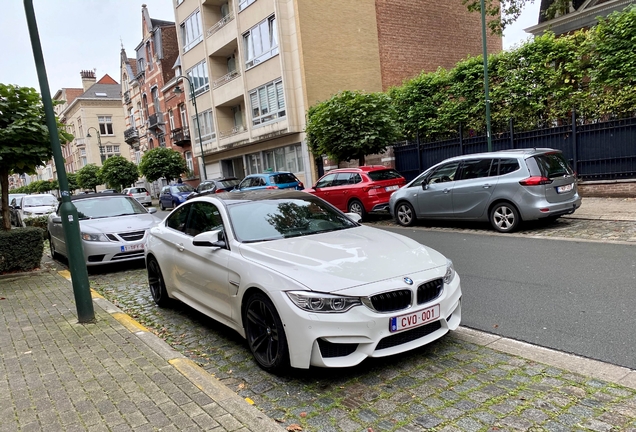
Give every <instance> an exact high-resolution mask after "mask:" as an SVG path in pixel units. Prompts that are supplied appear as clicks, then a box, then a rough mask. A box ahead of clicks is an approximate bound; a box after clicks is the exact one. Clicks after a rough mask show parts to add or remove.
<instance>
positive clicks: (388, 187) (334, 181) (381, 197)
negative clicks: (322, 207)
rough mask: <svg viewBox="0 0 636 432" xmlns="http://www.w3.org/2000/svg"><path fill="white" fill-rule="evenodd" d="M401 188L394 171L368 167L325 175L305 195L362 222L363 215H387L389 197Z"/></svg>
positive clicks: (399, 179) (379, 167) (399, 178)
mask: <svg viewBox="0 0 636 432" xmlns="http://www.w3.org/2000/svg"><path fill="white" fill-rule="evenodd" d="M405 184H406V180H405V179H404V177H402V176H401V175H400V173H398V172H397V171H395V170H394V169H392V168H387V167H385V166H382V165H371V166H361V167H357V168H339V169H335V170H332V171H329V172H328V173H327V174H325V175H324V176H322V177H321V178H320V180H318V182H316V184H315V185H314V187H312V188H308V189H305V192H309V193H311V194H314V195H316V196H319V197H320V198H322V199H324V200H325V201H327V202H328V203H330V204H332V205H333V206H335V207H337V208H338V209H340V210H342V211H344V212H349V213H358V214H359V215H360V216H362V218H363V219H364V217H365V216H366V215H367V213H371V212H388V210H389V198H390V197H391V194H392V193H393V192H395V191H396V190H398V189H399V188H401V187H402V186H404V185H405Z"/></svg>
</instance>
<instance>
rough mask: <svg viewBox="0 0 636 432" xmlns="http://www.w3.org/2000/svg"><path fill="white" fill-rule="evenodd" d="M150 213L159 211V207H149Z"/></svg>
mask: <svg viewBox="0 0 636 432" xmlns="http://www.w3.org/2000/svg"><path fill="white" fill-rule="evenodd" d="M148 213H150V214H153V213H157V208H156V207H148Z"/></svg>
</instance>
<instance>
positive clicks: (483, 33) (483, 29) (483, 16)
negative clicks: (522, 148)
mask: <svg viewBox="0 0 636 432" xmlns="http://www.w3.org/2000/svg"><path fill="white" fill-rule="evenodd" d="M481 41H482V45H483V48H484V92H485V93H486V137H487V138H488V151H489V152H491V151H492V137H491V133H490V96H489V95H488V47H487V45H486V7H485V6H484V0H481Z"/></svg>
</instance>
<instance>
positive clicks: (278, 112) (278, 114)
mask: <svg viewBox="0 0 636 432" xmlns="http://www.w3.org/2000/svg"><path fill="white" fill-rule="evenodd" d="M250 104H251V106H252V124H253V125H254V126H257V125H259V124H263V123H268V122H271V121H274V120H277V119H281V118H283V117H285V97H284V95H283V82H282V80H281V79H280V78H279V79H278V80H276V81H272V82H271V83H269V84H265V85H264V86H262V87H259V88H257V89H256V90H252V91H251V92H250Z"/></svg>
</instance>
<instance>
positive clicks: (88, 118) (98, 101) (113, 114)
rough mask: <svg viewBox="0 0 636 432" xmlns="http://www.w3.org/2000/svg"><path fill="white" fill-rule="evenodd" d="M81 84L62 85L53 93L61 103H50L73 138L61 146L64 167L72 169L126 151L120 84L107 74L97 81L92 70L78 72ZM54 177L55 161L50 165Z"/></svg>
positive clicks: (97, 162) (128, 156) (126, 154)
mask: <svg viewBox="0 0 636 432" xmlns="http://www.w3.org/2000/svg"><path fill="white" fill-rule="evenodd" d="M80 75H81V78H82V88H62V89H60V90H58V91H57V92H56V93H55V95H54V96H53V100H56V101H60V102H61V104H59V105H56V106H55V107H54V110H55V114H56V115H57V117H58V118H59V119H60V122H62V123H63V124H64V125H66V130H67V132H69V133H70V134H72V135H73V136H74V137H75V138H74V139H73V141H71V142H69V143H67V144H66V145H64V146H62V156H63V157H64V167H65V170H66V172H67V173H74V172H77V171H78V170H80V169H81V168H82V167H84V166H86V165H88V164H95V165H97V166H101V165H102V163H103V162H104V160H106V159H107V158H109V157H112V156H124V157H125V158H127V159H129V160H130V154H129V152H128V151H127V150H126V148H124V146H125V142H124V125H125V121H124V116H123V114H122V111H121V87H120V85H119V83H118V82H117V81H115V80H114V79H113V78H111V77H110V76H109V75H104V76H103V77H102V78H101V79H100V80H99V81H98V80H96V78H95V72H94V71H90V70H84V71H81V73H80ZM51 167H52V170H53V173H52V175H53V178H56V179H57V172H56V167H55V164H52V165H51Z"/></svg>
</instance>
